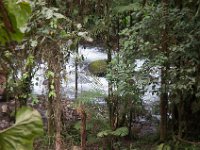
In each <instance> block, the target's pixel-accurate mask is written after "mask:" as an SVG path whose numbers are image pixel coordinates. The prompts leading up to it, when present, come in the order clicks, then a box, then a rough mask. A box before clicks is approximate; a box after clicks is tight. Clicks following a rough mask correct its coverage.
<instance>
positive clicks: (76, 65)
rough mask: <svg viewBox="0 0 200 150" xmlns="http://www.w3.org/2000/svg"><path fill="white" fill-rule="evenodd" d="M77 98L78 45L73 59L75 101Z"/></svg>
mask: <svg viewBox="0 0 200 150" xmlns="http://www.w3.org/2000/svg"><path fill="white" fill-rule="evenodd" d="M77 97H78V44H77V48H76V58H75V99H77Z"/></svg>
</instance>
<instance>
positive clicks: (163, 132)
mask: <svg viewBox="0 0 200 150" xmlns="http://www.w3.org/2000/svg"><path fill="white" fill-rule="evenodd" d="M163 5H164V6H163V7H164V10H163V17H165V18H166V16H167V7H168V0H163ZM165 26H166V27H165V28H164V29H163V30H164V31H163V34H162V52H163V53H164V54H165V55H166V56H168V43H167V42H168V34H167V20H165ZM167 72H168V62H166V63H165V64H164V66H163V67H162V69H161V95H160V115H161V120H160V140H161V141H164V140H165V139H166V136H167V109H168V108H167V107H168V93H167Z"/></svg>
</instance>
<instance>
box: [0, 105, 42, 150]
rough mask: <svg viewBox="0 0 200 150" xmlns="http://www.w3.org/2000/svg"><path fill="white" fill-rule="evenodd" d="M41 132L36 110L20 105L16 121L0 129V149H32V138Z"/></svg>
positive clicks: (39, 118) (38, 115)
mask: <svg viewBox="0 0 200 150" xmlns="http://www.w3.org/2000/svg"><path fill="white" fill-rule="evenodd" d="M42 134H43V123H42V119H41V116H40V114H39V112H38V111H37V110H34V109H31V108H28V107H22V108H21V109H19V110H18V112H17V116H16V123H15V124H14V125H13V126H11V127H9V128H7V129H5V130H3V131H0V150H32V149H33V140H34V138H35V137H37V136H41V135H42Z"/></svg>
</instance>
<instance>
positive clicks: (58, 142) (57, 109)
mask: <svg viewBox="0 0 200 150" xmlns="http://www.w3.org/2000/svg"><path fill="white" fill-rule="evenodd" d="M58 62H59V61H58ZM60 71H61V68H60V64H59V63H56V62H55V67H54V74H55V76H54V88H55V93H56V96H55V97H54V101H53V102H54V114H55V116H54V120H55V131H56V134H55V150H62V138H61V131H62V125H61V111H62V109H61V95H60V94H61V93H60V89H61V84H60V80H61V76H60Z"/></svg>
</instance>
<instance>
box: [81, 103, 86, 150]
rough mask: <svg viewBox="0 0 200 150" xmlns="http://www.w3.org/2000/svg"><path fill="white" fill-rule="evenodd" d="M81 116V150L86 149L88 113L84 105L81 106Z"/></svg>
mask: <svg viewBox="0 0 200 150" xmlns="http://www.w3.org/2000/svg"><path fill="white" fill-rule="evenodd" d="M80 116H81V150H86V138H87V134H86V113H85V111H84V108H83V106H81V107H80Z"/></svg>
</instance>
